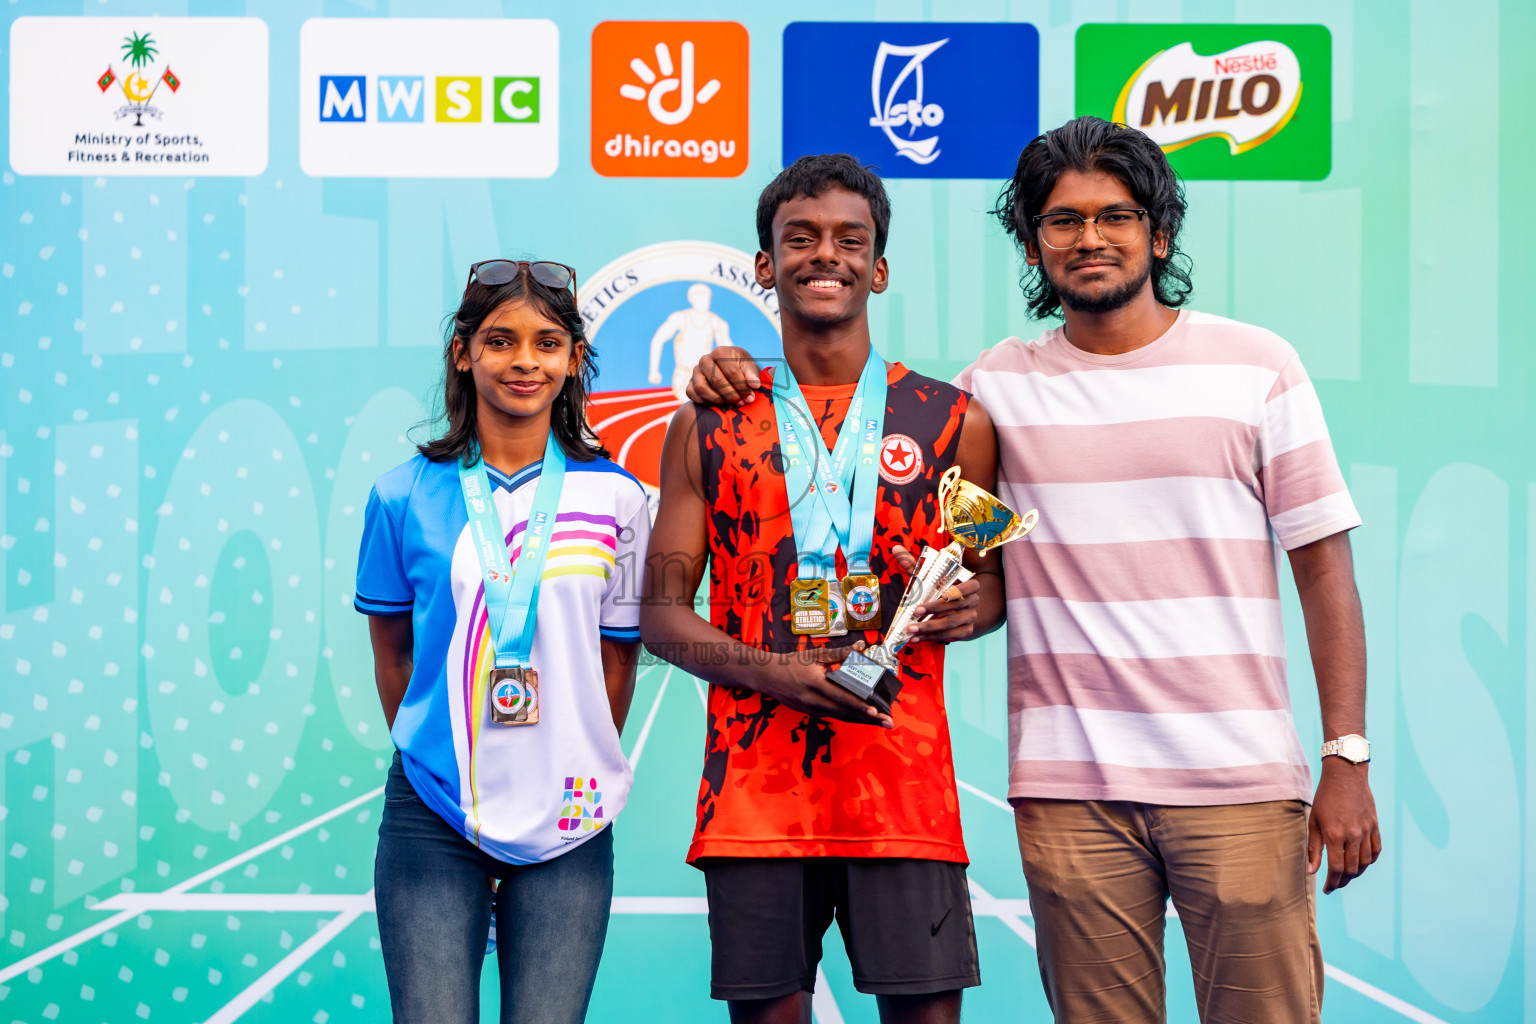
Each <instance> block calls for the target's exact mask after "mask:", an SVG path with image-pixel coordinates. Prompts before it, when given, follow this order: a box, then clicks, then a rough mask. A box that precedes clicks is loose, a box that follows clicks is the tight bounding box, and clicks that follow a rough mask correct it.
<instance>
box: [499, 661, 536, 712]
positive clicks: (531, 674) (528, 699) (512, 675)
mask: <svg viewBox="0 0 1536 1024" xmlns="http://www.w3.org/2000/svg"><path fill="white" fill-rule="evenodd" d="M486 689H487V690H488V691H490V698H491V721H492V722H494V723H496V724H497V725H533V724H535V723H536V722H538V720H539V674H538V672H536V671H534V670H533V669H531V668H530V669H522V668H516V667H512V668H493V669H491V672H490V680H489V683H488V685H487V686H486Z"/></svg>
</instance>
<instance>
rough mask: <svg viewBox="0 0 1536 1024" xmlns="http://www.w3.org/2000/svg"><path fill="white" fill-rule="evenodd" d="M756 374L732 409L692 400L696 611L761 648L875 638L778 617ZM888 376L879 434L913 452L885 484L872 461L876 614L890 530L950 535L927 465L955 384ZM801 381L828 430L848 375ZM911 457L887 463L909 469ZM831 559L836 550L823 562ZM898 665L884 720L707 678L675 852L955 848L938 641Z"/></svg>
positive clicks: (953, 435)
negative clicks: (705, 548) (694, 790)
mask: <svg viewBox="0 0 1536 1024" xmlns="http://www.w3.org/2000/svg"><path fill="white" fill-rule="evenodd" d="M763 379H764V384H765V387H764V389H763V393H761V394H760V395H759V396H758V397H757V398H756V399H755V400H754V401H752V402H750V403H749V404H747V405H746V406H744V407H742V408H740V409H715V408H704V407H700V408H699V409H698V410H697V412H698V444H699V455H700V459H701V469H702V472H701V473H700V477H701V479H700V480H699V481H698V486H699V487H700V488H701V492H702V495H703V497H704V500H705V503H706V504H707V505H708V508H709V527H708V532H709V582H710V599H709V600H710V621H711V622H712V623H713V624H714V625H715V626H717V627H719V628H720V629H722V630H724V631H725V632H727V633H729V634H730V635H732V636H734V637H736V638H738V639H740V640H741V641H742V642H743V643H746V644H748V645H750V646H752V647H754V648H757V649H759V650H762V651H775V652H782V651H793V650H797V649H801V648H804V647H809V646H811V645H816V646H821V645H823V644H830V645H832V646H847V645H849V644H852V643H853V642H855V641H856V640H859V639H861V638H862V639H863V640H864V641H865V642H866V643H868V644H874V643H876V642H878V641H879V639H880V638H881V636H882V635H883V629H884V626H883V624H882V629H881V630H868V631H859V630H853V631H850V632H849V633H848V634H847V635H846V636H841V637H829V638H820V637H815V638H813V637H803V636H797V635H795V634H794V633H792V632H791V631H790V625H789V624H790V610H789V582H790V580H792V579H794V578H795V577H796V574H797V566H796V558H795V540H794V531H793V526H792V524H791V519H790V513H789V507H790V504H789V503H790V496H789V495H788V494H787V493H786V491H785V482H784V475H783V463H782V461H781V455H780V452H779V435H778V421H777V419H776V418H775V409H776V406H777V404H778V403H780V402H783V401H785V400H786V395H785V393H784V392H783V391H782V390H780V391H778V392H776V393H775V392H774V391H773V389H772V387H771V381H772V371H771V370H769V371H766V372H765V373H764V375H763ZM887 381H888V384H889V387H888V389H887V399H886V413H885V437H886V438H887V439H890V438H892V436H893V435H905V437H906V438H908V439H910V440H911V441H912V442H914V443H913V445H912V446H910V447H911V449H915V451H916V452H918V453H920V455H921V461H922V464H921V469H920V470H918V471H917V472H916V474H915V476H913V478H912V479H911V480H910V481H907V482H905V483H900V484H893V483H891V482H890V481H891V476H889V475H887V474H885V473H882V474H881V479H880V483H879V489H878V511H877V515H876V527H875V544H874V550H873V552H872V553H871V561H872V563H873V565H872V571H873V572H874V573H875V574H876V575H878V576H879V578H880V604H881V609H882V612H883V616H884V618H885V620H886V621H887V622H888V621H889V617H890V614H891V612H892V610H893V609H894V608H895V607H896V605H897V603H898V602H899V601H900V599H901V594H902V591H903V589H904V588H905V585H906V577H905V575H904V574H903V573H902V572H901V569H900V568H899V566H898V564H897V562H896V559H895V558H894V556H893V555H892V554H891V548H892V546H893V545H897V544H900V545H902V546H903V547H905V548H907V549H908V550H909V551H911V552H912V553H913V554H914V556H915V555H917V554H918V553H920V552H921V551H922V549H923V548H924V547H925V546H929V545H942V544H944V543H946V542H947V541H948V539H949V538H948V537H947V536H946V535H945V534H944V532H943V521H942V518H941V517H940V514H939V507H938V481H939V477H940V475H941V474H942V473H943V472H944V471H945V470H946V469H948V468H949V467H950V466H951V465H953V463H954V460H955V455H956V452H957V450H958V448H959V438H960V426H961V423H962V422H963V420H964V418H965V410H966V404H967V401H968V398H969V396H968V395H967V394H966V393H965V392H963V391H961V390H959V389H958V388H955V387H953V386H951V385H949V384H945V383H942V382H940V381H937V380H933V379H931V378H928V377H924V376H922V375H920V374H917V373H913V372H911V371H909V370H907V369H906V368H905V367H903V366H901V365H900V364H897V365H894V366H892V367H890V368H889V370H888V373H887ZM802 390H803V391H804V393H805V396H806V401H807V403H808V405H809V406H810V410H809V411H810V413H811V415H813V416H814V417H815V418H816V420H817V422H818V423H819V424H820V426H821V430H822V435H823V438H824V440H825V441H826V442H827V443H828V445H829V446H830V444H831V443H832V442H833V441H835V439H836V436H837V431H838V429H839V428H840V427H841V425H842V419H843V416H844V415H845V414H846V412H847V410H848V406H849V404H850V401H851V399H852V397H853V392H854V390H855V385H847V386H841V387H820V388H818V387H806V388H803V389H802ZM889 443H891V444H893V445H899V446H900V449H906V448H907V446H905V445H904V444H901V443H900V442H889ZM905 454H906V451H904V450H897V451H895V452H893V453H892V455H891V456H890V459H891V461H890V462H888V463H887V465H889V466H898V467H900V466H901V464H902V462H903V459H904V457H905ZM880 457H884V455H883V454H882V456H880ZM910 465H911V464H910V463H906V466H905V467H904V468H905V472H904V473H897V474H895V475H896V476H897V478H899V477H900V476H904V475H906V474H907V473H911V472H912V470H911V468H910ZM796 497H797V498H799V499H800V500H809V499H810V498H811V497H812V496H811V495H797V496H796ZM846 569H847V567H846V565H845V564H844V562H843V558H842V554H841V552H840V553H839V555H838V571H839V573H843V572H845V571H846ZM899 675H900V681H899V686H898V687H897V690H898V692H897V693H896V699H895V702H894V704H893V708H892V716H893V717H894V719H895V723H896V727H895V728H894V729H891V730H886V729H881V728H879V727H878V726H867V725H860V724H856V723H852V722H841V721H834V720H830V719H823V718H821V717H819V716H808V715H804V714H801V713H799V712H797V711H793V710H791V709H789V708H786V707H784V706H782V705H781V704H779V703H778V701H776V700H774V699H772V698H769V697H764V696H762V695H761V694H758V693H756V692H755V691H751V690H747V689H739V688H731V687H720V686H711V687H710V693H709V710H708V715H707V733H706V738H705V752H704V773H703V779H702V781H701V782H700V785H699V799H698V808H697V815H698V817H697V825H696V828H695V831H694V841H693V845H692V847H691V848H690V849H689V853H688V859H689V861H690V862H691V861H694V860H696V859H697V858H699V857H710V856H737V857H774V856H790V857H818V856H854V857H858V856H865V857H915V858H921V859H928V860H945V861H958V862H961V863H966V862H967V857H966V853H965V845H964V841H963V839H962V837H961V832H960V814H959V800H958V798H957V796H956V792H955V773H954V766H953V762H952V760H951V754H950V740H949V724H948V720H947V718H946V717H945V711H944V686H943V678H944V650H943V647H942V646H941V645H939V644H934V643H922V642H917V643H912V644H909V645H908V646H907V647H906V648H905V649H904V650H903V651H902V652H901V655H900V674H899Z"/></svg>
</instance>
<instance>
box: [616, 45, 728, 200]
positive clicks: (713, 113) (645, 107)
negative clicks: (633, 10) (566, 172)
mask: <svg viewBox="0 0 1536 1024" xmlns="http://www.w3.org/2000/svg"><path fill="white" fill-rule="evenodd" d="M748 55H749V54H748V45H747V30H746V29H745V28H743V27H742V26H741V25H738V24H737V23H736V22H734V21H605V22H603V23H602V24H601V25H598V26H597V28H595V29H593V30H592V168H593V170H595V171H597V173H599V174H603V175H607V176H610V177H661V178H729V177H735V176H736V175H738V174H740V173H741V172H742V171H744V170H746V168H747V127H748V88H747V85H748V76H747V61H748Z"/></svg>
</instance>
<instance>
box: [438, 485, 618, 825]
mask: <svg viewBox="0 0 1536 1024" xmlns="http://www.w3.org/2000/svg"><path fill="white" fill-rule="evenodd" d="M527 528H528V524H527V522H526V521H525V522H521V523H518V524H517V525H516V526H514V527H513V528H512V532H511V533H509V534H507V536H506V542H507V547H508V548H510V549H511V554H510V555H509V556H508V558H509V560H510V561H511V563H512V564H513V565H516V564H517V558H518V556H519V555H520V554H522V551H523V545H522V537H523V534H524V533H525V532H526V530H527ZM618 529H619V522H618V520H617V519H615V518H614V517H613V516H604V515H592V514H590V513H586V512H561V513H559V514H557V515H556V516H555V531H554V533H553V534H552V535H551V537H550V541H549V554H548V555H547V556H546V557H545V561H544V575H543V576H542V577H540V578H541V579H543V580H551V579H555V578H557V577H559V576H572V575H577V576H597V577H600V578H602V579H604V580H606V579H608V578H609V577H610V576H612V575H613V570H614V564H615V563H614V552H615V551H617V550H618V543H619V542H618ZM469 628H470V635H471V636H473V637H474V638H475V640H474V642H473V643H469V644H465V646H464V665H463V680H464V684H463V693H464V721H465V722H466V723H467V725H468V729H467V735H466V736H465V737H464V742H465V744H466V746H467V747H468V748H469V790H470V793H469V799H470V808H469V809H470V813H471V815H472V816H473V817H474V819H475V820H476V821H477V822H478V821H479V820H480V815H479V804H480V783H479V773H478V771H477V768H478V767H479V763H478V759H477V755H478V754H479V753H480V749H479V744H478V743H477V742H476V740H477V738H478V737H479V735H480V726H481V722H482V721H483V719H484V716H485V708H486V702H487V696H486V687H487V685H488V681H489V678H490V677H489V673H490V670H491V668H492V667H494V665H495V664H496V648H495V644H494V642H493V640H492V637H491V619H490V614H489V613H488V612H487V611H486V608H485V583H484V582H483V581H482V582H481V584H480V588H479V590H477V591H476V592H475V603H474V607H473V610H472V611H471V612H470V627H469ZM639 632H640V631H639V630H638V629H637V630H635V635H636V638H637V639H638V637H639ZM535 667H537V666H535ZM479 831H480V830H479V828H478V827H476V829H475V837H474V841H475V843H476V845H479Z"/></svg>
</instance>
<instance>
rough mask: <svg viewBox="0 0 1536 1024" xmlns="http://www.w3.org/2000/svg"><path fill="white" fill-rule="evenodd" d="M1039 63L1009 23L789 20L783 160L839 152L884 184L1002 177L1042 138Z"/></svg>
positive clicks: (1031, 45)
mask: <svg viewBox="0 0 1536 1024" xmlns="http://www.w3.org/2000/svg"><path fill="white" fill-rule="evenodd" d="M833 54H835V55H836V59H835V60H832V59H829V55H833ZM1039 57H1040V35H1039V33H1038V32H1036V31H1035V28H1034V26H1033V25H1028V24H1023V23H1017V22H1006V23H996V24H986V23H978V22H963V23H957V22H952V23H933V22H911V23H900V22H818V21H799V22H795V23H793V24H791V25H789V26H787V27H786V28H785V29H784V108H783V109H784V115H783V117H784V121H783V123H784V136H783V139H784V149H783V160H784V163H786V164H788V163H791V162H792V161H794V160H795V159H796V158H798V157H801V156H804V155H805V154H807V153H838V152H846V153H852V154H853V155H854V156H855V157H857V158H858V159H859V160H860V161H862V162H864V163H867V164H873V165H875V166H877V167H879V169H880V173H881V175H883V176H885V177H888V178H1003V177H1007V176H1008V175H1010V174H1012V173H1013V167H1014V164H1015V162H1016V161H1017V159H1018V155H1019V146H1021V145H1022V144H1023V141H1022V140H1027V139H1031V138H1033V137H1034V136H1035V135H1037V134H1038V129H1039V108H1040V100H1039V97H1040V81H1039V77H1040V76H1039Z"/></svg>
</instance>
